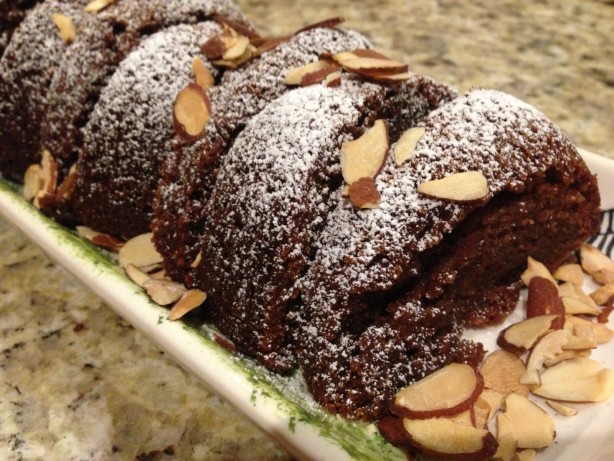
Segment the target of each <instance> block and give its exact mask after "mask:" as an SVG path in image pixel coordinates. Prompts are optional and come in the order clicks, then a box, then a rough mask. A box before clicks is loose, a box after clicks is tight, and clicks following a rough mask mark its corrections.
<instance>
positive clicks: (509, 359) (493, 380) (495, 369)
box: [480, 349, 529, 396]
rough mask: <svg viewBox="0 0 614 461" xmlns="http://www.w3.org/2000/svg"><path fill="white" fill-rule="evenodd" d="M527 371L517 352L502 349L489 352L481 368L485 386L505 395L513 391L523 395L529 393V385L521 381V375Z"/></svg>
mask: <svg viewBox="0 0 614 461" xmlns="http://www.w3.org/2000/svg"><path fill="white" fill-rule="evenodd" d="M525 371H526V368H525V366H524V363H522V360H520V359H519V358H518V356H517V355H516V354H512V353H511V352H508V351H505V350H502V349H498V350H496V351H495V352H493V353H491V354H489V355H488V357H486V360H485V361H484V363H483V364H482V367H481V368H480V374H481V375H482V376H483V377H484V387H485V388H487V389H492V390H494V391H496V392H499V393H500V394H502V395H504V396H505V395H508V394H510V393H512V392H517V393H519V394H522V395H527V394H528V393H529V388H528V386H525V385H523V384H521V383H520V377H521V376H522V374H523V373H524V372H525Z"/></svg>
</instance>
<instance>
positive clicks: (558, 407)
mask: <svg viewBox="0 0 614 461" xmlns="http://www.w3.org/2000/svg"><path fill="white" fill-rule="evenodd" d="M546 403H547V404H548V405H549V406H550V407H551V408H552V409H553V410H554V411H556V412H557V413H558V414H559V415H561V416H575V415H577V414H578V409H577V408H572V407H569V406H567V405H563V404H562V403H560V402H555V401H553V400H546Z"/></svg>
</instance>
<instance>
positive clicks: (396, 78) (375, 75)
mask: <svg viewBox="0 0 614 461" xmlns="http://www.w3.org/2000/svg"><path fill="white" fill-rule="evenodd" d="M361 74H362V75H363V76H364V77H367V78H368V79H370V80H377V81H381V82H402V81H405V80H409V79H410V78H412V77H414V76H415V75H416V74H414V73H413V72H401V73H398V74H388V73H384V72H378V71H375V72H373V71H363V72H362V73H361Z"/></svg>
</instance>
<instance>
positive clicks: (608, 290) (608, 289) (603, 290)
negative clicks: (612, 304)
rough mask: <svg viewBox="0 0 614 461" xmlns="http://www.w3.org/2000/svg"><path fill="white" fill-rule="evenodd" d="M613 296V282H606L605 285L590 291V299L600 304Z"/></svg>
mask: <svg viewBox="0 0 614 461" xmlns="http://www.w3.org/2000/svg"><path fill="white" fill-rule="evenodd" d="M613 296H614V283H608V284H607V285H603V286H602V287H599V288H597V289H596V290H595V291H593V292H592V293H591V299H592V300H593V301H595V303H597V304H599V305H600V306H603V305H604V304H606V303H607V302H608V301H609V300H610V298H612V297H613Z"/></svg>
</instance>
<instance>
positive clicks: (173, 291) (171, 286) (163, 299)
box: [143, 278, 186, 306]
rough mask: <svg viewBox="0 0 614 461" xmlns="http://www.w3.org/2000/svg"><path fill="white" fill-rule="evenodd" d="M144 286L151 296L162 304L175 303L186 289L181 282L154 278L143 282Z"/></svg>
mask: <svg viewBox="0 0 614 461" xmlns="http://www.w3.org/2000/svg"><path fill="white" fill-rule="evenodd" d="M143 288H145V290H146V291H147V294H148V295H149V297H150V298H151V299H152V300H153V301H154V302H155V303H158V304H160V305H161V306H167V305H169V304H172V303H174V302H175V301H177V300H178V299H179V298H181V295H183V294H184V293H185V291H186V289H185V287H184V286H183V285H181V284H180V283H176V282H171V281H170V280H154V279H151V278H150V279H149V280H146V281H145V282H143Z"/></svg>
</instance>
